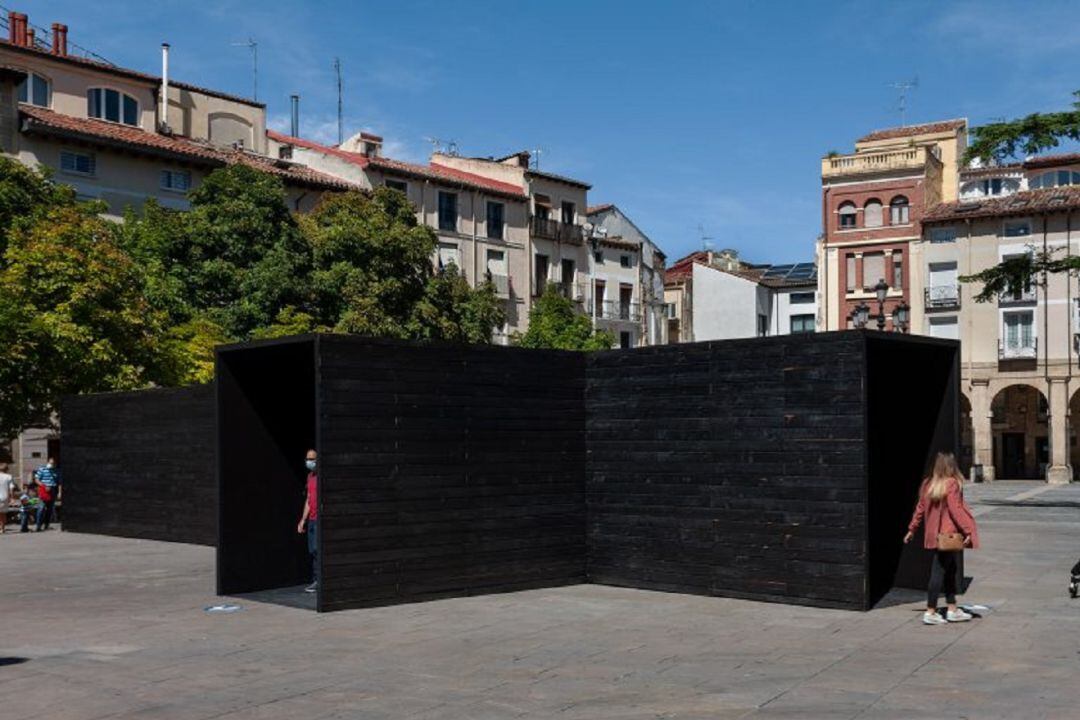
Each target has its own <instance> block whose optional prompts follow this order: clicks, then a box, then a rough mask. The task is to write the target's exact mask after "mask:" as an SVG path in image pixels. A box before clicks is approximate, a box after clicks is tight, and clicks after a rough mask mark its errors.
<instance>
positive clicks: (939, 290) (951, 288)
mask: <svg viewBox="0 0 1080 720" xmlns="http://www.w3.org/2000/svg"><path fill="white" fill-rule="evenodd" d="M924 293H925V296H926V309H927V310H959V309H960V287H959V286H957V285H939V286H937V287H928V288H926V290H925V291H924Z"/></svg>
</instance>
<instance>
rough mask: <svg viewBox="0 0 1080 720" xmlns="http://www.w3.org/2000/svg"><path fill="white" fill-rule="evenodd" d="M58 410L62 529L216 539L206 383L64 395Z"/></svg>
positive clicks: (170, 538) (187, 540) (211, 404)
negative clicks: (61, 454) (60, 443)
mask: <svg viewBox="0 0 1080 720" xmlns="http://www.w3.org/2000/svg"><path fill="white" fill-rule="evenodd" d="M60 417H61V423H62V427H63V449H64V457H63V463H62V471H63V474H64V494H63V527H64V530H67V531H74V532H85V533H96V534H101V535H119V536H123V537H134V538H144V539H150V540H167V541H171V542H183V543H193V544H197V545H213V544H214V543H215V542H216V538H217V505H218V502H217V482H216V476H215V468H214V448H215V442H216V438H215V434H214V395H213V387H212V386H209V385H201V386H193V387H187V388H174V389H159V390H144V391H138V392H129V393H106V394H99V395H83V396H71V397H66V398H64V400H63V404H62V407H61V413H60Z"/></svg>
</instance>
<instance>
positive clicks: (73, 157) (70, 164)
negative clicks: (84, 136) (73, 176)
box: [60, 150, 97, 175]
mask: <svg viewBox="0 0 1080 720" xmlns="http://www.w3.org/2000/svg"><path fill="white" fill-rule="evenodd" d="M60 169H61V170H63V171H64V172H67V173H78V174H79V175H93V174H94V173H95V172H96V171H97V163H96V162H95V160H94V156H93V155H90V154H88V153H76V152H68V151H67V150H63V151H61V153H60Z"/></svg>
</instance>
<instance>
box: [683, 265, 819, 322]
mask: <svg viewBox="0 0 1080 720" xmlns="http://www.w3.org/2000/svg"><path fill="white" fill-rule="evenodd" d="M664 291H665V292H664V295H665V300H666V302H667V304H668V309H669V316H668V317H669V321H668V322H669V330H668V333H669V337H670V339H671V342H700V341H704V340H729V339H736V338H749V337H765V336H769V335H788V334H796V333H803V332H814V331H815V330H816V327H817V309H818V305H817V270H816V268H815V266H814V264H813V263H793V264H786V265H752V264H749V263H745V262H743V261H741V260H739V259H738V254H737V253H736V252H735V251H734V250H723V251H720V252H719V253H713V252H711V251H699V252H695V253H692V254H690V255H688V256H687V257H685V258H682V259H681V260H679V261H677V262H675V263H673V264H672V266H671V268H670V269H669V270H668V271H667V273H666V280H665V286H664Z"/></svg>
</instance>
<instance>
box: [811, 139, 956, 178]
mask: <svg viewBox="0 0 1080 720" xmlns="http://www.w3.org/2000/svg"><path fill="white" fill-rule="evenodd" d="M927 163H937V164H939V165H940V164H941V160H940V159H938V157H937V155H936V154H935V153H934V151H933V150H932V149H930V148H926V147H912V148H903V149H900V150H885V151H882V152H864V153H853V154H851V155H832V156H830V157H824V158H822V159H821V177H822V178H837V177H843V176H851V175H872V174H876V173H883V172H891V171H893V170H919V169H922V168H923V167H925V166H926V165H927Z"/></svg>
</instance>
